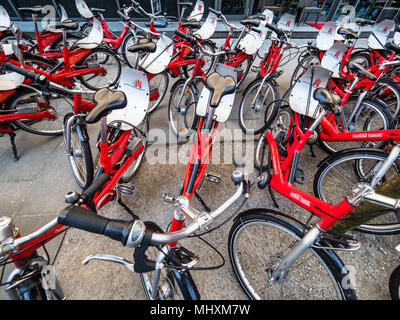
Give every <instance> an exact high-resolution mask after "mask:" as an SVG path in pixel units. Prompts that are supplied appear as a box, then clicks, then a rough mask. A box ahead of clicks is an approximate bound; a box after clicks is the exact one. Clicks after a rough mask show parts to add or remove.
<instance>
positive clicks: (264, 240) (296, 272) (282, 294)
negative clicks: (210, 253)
mask: <svg viewBox="0 0 400 320" xmlns="http://www.w3.org/2000/svg"><path fill="white" fill-rule="evenodd" d="M302 237H303V234H302V230H301V228H300V227H299V226H298V225H297V226H296V225H295V224H294V223H293V222H289V221H288V220H286V219H285V218H283V217H282V216H278V215H276V214H273V213H272V211H271V214H270V213H264V212H257V211H248V212H247V213H244V214H241V215H240V216H239V217H238V218H237V219H236V221H235V223H234V224H233V226H232V228H231V231H230V233H229V240H228V245H229V257H230V261H231V263H232V267H233V271H234V273H235V275H236V278H237V279H238V281H239V284H240V286H241V287H242V289H243V290H244V292H245V293H246V295H247V296H248V297H249V298H250V299H254V300H283V299H285V300H291V299H293V300H304V299H306V300H314V299H318V300H327V299H329V300H336V299H339V300H342V299H355V298H356V296H355V292H354V290H353V289H351V286H349V287H346V288H344V286H342V276H341V275H340V271H339V272H338V271H337V270H335V266H334V264H335V262H334V261H333V259H332V258H330V257H329V256H328V255H327V253H326V252H324V251H323V250H321V249H315V248H312V247H311V248H310V249H308V250H307V251H306V252H305V253H303V255H302V256H300V258H299V259H298V261H295V262H294V263H293V265H292V266H291V267H290V268H289V269H288V270H287V272H286V274H285V275H284V277H283V278H282V279H281V281H278V282H277V281H272V280H271V277H270V274H271V272H273V271H274V270H276V268H277V267H278V266H279V263H280V261H281V260H282V258H283V257H284V256H285V254H287V253H288V252H289V251H290V249H291V248H293V247H294V246H295V245H296V243H297V242H299V241H300V240H301V238H302Z"/></svg>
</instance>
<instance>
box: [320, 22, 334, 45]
mask: <svg viewBox="0 0 400 320" xmlns="http://www.w3.org/2000/svg"><path fill="white" fill-rule="evenodd" d="M336 27H337V23H336V22H334V21H329V22H327V23H325V24H324V26H323V27H322V28H321V30H320V31H319V33H318V36H317V39H316V45H317V48H318V49H319V50H321V51H326V50H328V49H329V48H330V47H332V46H333V43H334V42H335V34H336Z"/></svg>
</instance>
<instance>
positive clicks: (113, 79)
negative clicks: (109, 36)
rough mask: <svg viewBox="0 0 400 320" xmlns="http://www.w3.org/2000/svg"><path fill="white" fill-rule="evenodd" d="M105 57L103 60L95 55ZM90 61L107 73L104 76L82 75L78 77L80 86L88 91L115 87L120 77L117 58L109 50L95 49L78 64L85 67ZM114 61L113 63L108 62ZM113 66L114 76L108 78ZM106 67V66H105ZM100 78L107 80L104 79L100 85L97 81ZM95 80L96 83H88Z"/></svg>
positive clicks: (119, 64) (119, 63) (119, 66)
mask: <svg viewBox="0 0 400 320" xmlns="http://www.w3.org/2000/svg"><path fill="white" fill-rule="evenodd" d="M101 54H103V55H105V56H106V57H108V58H107V59H105V58H103V59H100V58H98V56H97V55H101ZM90 59H92V61H93V62H97V63H98V64H99V66H100V67H104V68H105V69H106V71H107V74H106V75H101V74H99V75H97V76H95V75H93V74H88V75H84V76H79V79H80V81H81V82H82V84H83V85H84V86H85V87H87V88H88V89H90V90H94V91H97V90H99V89H102V88H112V87H114V86H116V85H117V84H118V81H119V78H120V76H121V68H122V67H121V62H120V60H119V58H118V56H117V55H116V54H115V52H113V51H111V50H109V49H105V48H99V47H98V48H95V49H93V50H92V51H91V52H90V53H89V54H88V55H87V56H86V57H84V58H83V59H82V60H81V61H79V62H78V65H79V66H85V65H86V64H87V62H88V61H89V60H90ZM112 59H113V60H114V63H113V62H112V61H111V62H110V60H112ZM99 60H101V61H106V62H105V63H104V64H102V63H101V61H99ZM114 64H115V66H114V67H115V68H116V70H114V71H115V72H114V74H115V75H111V76H110V77H108V76H107V75H109V71H110V70H111V68H113V66H112V65H114ZM107 65H108V66H107ZM102 77H107V79H105V80H106V81H105V82H104V81H103V82H102V84H101V85H100V83H99V81H100V80H101V78H102ZM94 78H96V79H97V82H96V83H92V82H91V83H89V82H88V81H90V80H92V79H94ZM102 80H104V79H102Z"/></svg>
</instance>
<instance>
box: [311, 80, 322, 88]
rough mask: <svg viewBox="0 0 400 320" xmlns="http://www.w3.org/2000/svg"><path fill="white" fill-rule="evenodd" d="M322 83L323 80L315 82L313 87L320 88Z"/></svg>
mask: <svg viewBox="0 0 400 320" xmlns="http://www.w3.org/2000/svg"><path fill="white" fill-rule="evenodd" d="M321 82H322V81H321V79H317V80H315V81H314V83H313V87H315V88H318V87H319V86H320V85H321Z"/></svg>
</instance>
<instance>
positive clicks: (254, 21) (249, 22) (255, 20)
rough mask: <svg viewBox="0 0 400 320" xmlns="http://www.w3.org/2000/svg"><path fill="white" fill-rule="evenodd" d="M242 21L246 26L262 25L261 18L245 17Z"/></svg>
mask: <svg viewBox="0 0 400 320" xmlns="http://www.w3.org/2000/svg"><path fill="white" fill-rule="evenodd" d="M240 23H241V24H242V25H244V26H249V25H250V26H253V27H258V26H260V19H259V18H253V19H250V18H247V19H243V20H242V21H240Z"/></svg>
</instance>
